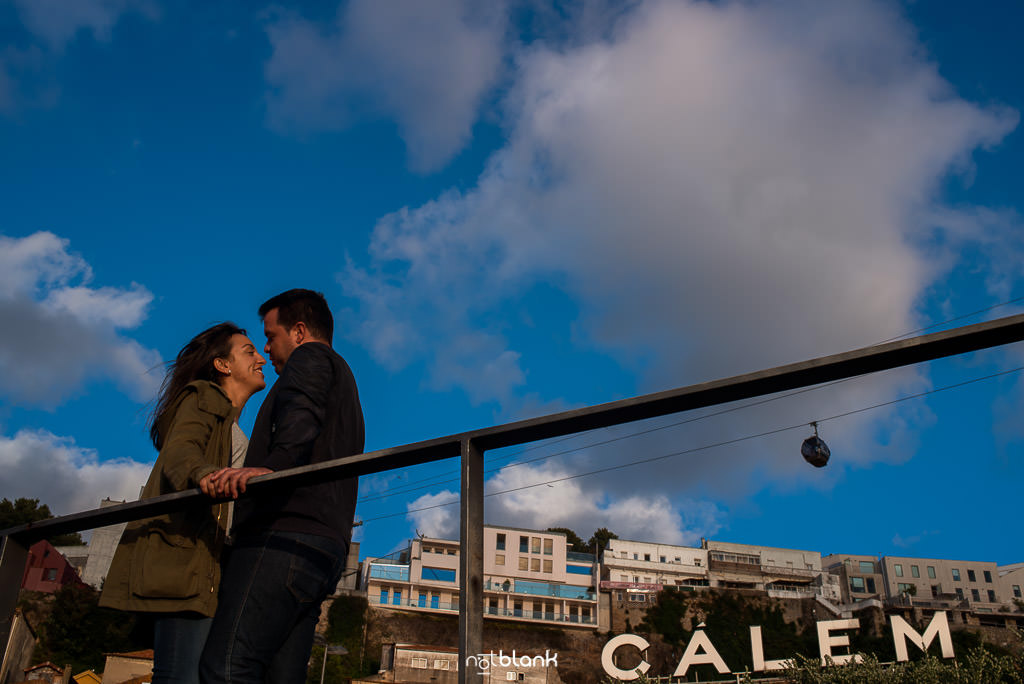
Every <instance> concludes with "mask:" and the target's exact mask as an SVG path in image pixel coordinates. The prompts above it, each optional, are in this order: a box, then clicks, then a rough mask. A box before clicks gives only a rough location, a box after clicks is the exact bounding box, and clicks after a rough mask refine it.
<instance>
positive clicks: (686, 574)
mask: <svg viewBox="0 0 1024 684" xmlns="http://www.w3.org/2000/svg"><path fill="white" fill-rule="evenodd" d="M600 586H601V589H602V590H606V591H609V592H611V593H612V595H613V597H614V598H615V599H616V600H618V601H631V602H637V603H644V602H646V601H649V600H650V599H651V598H652V597H653V594H655V593H657V592H658V591H661V590H662V589H663V588H665V587H671V588H676V589H680V590H683V591H693V590H695V589H698V588H701V587H707V586H708V552H707V550H706V549H698V548H694V547H692V546H672V545H669V544H653V543H650V542H642V541H633V540H630V539H611V540H609V542H608V546H607V548H605V550H604V553H602V554H601V585H600Z"/></svg>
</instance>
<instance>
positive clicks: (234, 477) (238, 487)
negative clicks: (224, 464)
mask: <svg viewBox="0 0 1024 684" xmlns="http://www.w3.org/2000/svg"><path fill="white" fill-rule="evenodd" d="M272 472H274V471H273V470H270V469H269V468H221V469H220V470H218V471H216V472H213V473H210V474H209V475H207V476H206V477H204V478H203V479H202V480H201V481H200V482H199V488H200V489H201V490H202V491H203V493H204V494H206V495H207V496H214V497H224V496H229V497H231V498H232V499H237V498H238V495H239V494H241V493H243V492H244V491H245V485H246V483H248V482H249V480H251V479H252V478H254V477H257V476H258V475H267V474H269V473H272ZM204 483H205V484H204Z"/></svg>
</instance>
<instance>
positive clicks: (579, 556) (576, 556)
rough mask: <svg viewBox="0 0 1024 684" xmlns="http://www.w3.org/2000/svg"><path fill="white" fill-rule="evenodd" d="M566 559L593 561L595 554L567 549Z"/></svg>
mask: <svg viewBox="0 0 1024 684" xmlns="http://www.w3.org/2000/svg"><path fill="white" fill-rule="evenodd" d="M565 560H568V561H576V562H577V563H593V562H594V554H592V553H580V552H578V551H567V552H566V553H565Z"/></svg>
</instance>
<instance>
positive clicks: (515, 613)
mask: <svg viewBox="0 0 1024 684" xmlns="http://www.w3.org/2000/svg"><path fill="white" fill-rule="evenodd" d="M484 615H485V616H491V617H499V618H518V619H521V620H543V621H545V622H557V623H562V624H570V625H596V624H597V617H596V616H594V615H563V614H561V613H545V612H543V611H539V610H505V609H503V608H484Z"/></svg>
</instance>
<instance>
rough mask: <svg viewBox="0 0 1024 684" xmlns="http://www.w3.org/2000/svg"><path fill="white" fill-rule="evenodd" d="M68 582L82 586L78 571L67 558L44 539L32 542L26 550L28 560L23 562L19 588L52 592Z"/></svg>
mask: <svg viewBox="0 0 1024 684" xmlns="http://www.w3.org/2000/svg"><path fill="white" fill-rule="evenodd" d="M69 584H78V585H83V586H84V583H83V582H82V579H81V578H80V577H79V576H78V572H77V571H76V570H75V568H74V567H73V566H72V565H71V563H69V562H68V559H67V558H65V557H64V556H63V555H62V554H61V552H60V551H58V550H57V549H56V548H54V546H53V544H51V543H50V542H48V541H46V540H45V539H44V540H42V541H37V542H36V543H35V544H33V545H32V547H31V548H30V549H29V550H28V561H27V562H26V563H25V574H24V575H23V576H22V578H21V588H22V589H28V590H29V591H43V592H46V593H48V594H52V593H53V592H55V591H57V590H58V589H60V588H61V587H65V586H67V585H69Z"/></svg>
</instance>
